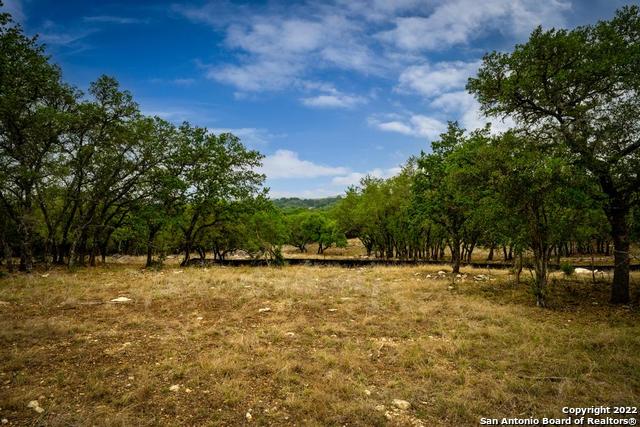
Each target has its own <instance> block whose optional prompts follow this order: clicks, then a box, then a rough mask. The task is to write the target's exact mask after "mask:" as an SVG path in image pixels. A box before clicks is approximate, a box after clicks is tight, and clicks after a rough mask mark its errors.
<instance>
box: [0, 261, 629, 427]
mask: <svg viewBox="0 0 640 427" xmlns="http://www.w3.org/2000/svg"><path fill="white" fill-rule="evenodd" d="M437 269H438V268H437V266H426V267H402V268H400V267H399V268H396V267H374V268H367V269H340V268H321V267H285V268H282V269H275V268H224V267H215V268H210V269H185V270H180V269H177V268H168V269H166V270H164V271H161V272H152V271H146V272H145V271H141V270H140V269H139V268H137V267H135V266H126V265H117V266H116V265H113V266H106V267H100V268H96V269H82V270H78V271H77V272H75V273H70V272H66V271H64V270H60V271H52V272H49V273H48V276H47V277H42V274H33V275H31V276H26V275H12V276H9V277H4V278H1V279H0V300H1V301H2V302H3V303H0V322H1V323H0V326H1V327H0V418H6V419H8V421H9V424H10V425H53V426H67V425H114V426H131V425H241V424H257V425H318V426H320V425H387V424H391V425H425V426H439V425H442V426H464V425H478V420H479V417H481V416H484V417H500V416H522V417H526V416H530V415H531V416H540V417H542V416H552V415H556V416H560V415H562V414H561V408H562V407H563V406H567V405H569V406H588V405H637V403H638V401H639V400H640V369H639V367H640V339H639V338H638V337H639V336H640V323H639V322H638V320H639V318H640V313H639V312H638V310H637V309H636V308H633V307H611V306H609V305H608V304H607V302H606V301H607V297H608V287H607V286H606V285H592V284H590V283H588V281H585V282H584V283H583V282H580V281H574V282H565V281H563V279H561V278H560V276H559V275H557V278H556V279H555V280H554V282H555V284H554V285H553V287H552V296H551V302H552V308H551V309H548V310H540V309H537V308H535V307H533V306H532V304H531V302H532V297H531V296H530V295H529V294H528V292H527V290H526V287H525V286H523V285H520V286H515V285H513V284H510V283H509V281H508V280H507V279H508V278H507V276H506V273H504V272H495V271H492V272H490V273H489V274H490V275H491V277H492V278H494V279H495V280H488V281H482V282H478V281H474V280H473V278H472V277H473V276H472V275H473V274H479V273H483V274H487V272H486V271H473V270H467V272H468V273H470V275H469V276H468V277H467V278H466V279H465V280H464V281H462V280H461V279H458V280H457V281H456V282H455V283H454V282H453V279H455V278H452V277H451V276H446V277H444V278H437V274H434V272H435V271H437ZM428 275H430V276H432V277H431V278H429V277H427V276H428ZM434 277H436V278H434ZM638 279H639V277H638V276H636V277H634V282H635V283H637V281H638ZM633 292H634V296H635V295H637V292H638V290H637V286H636V285H635V284H634V291H633ZM118 296H127V297H129V298H131V299H132V302H130V303H122V304H117V303H109V302H107V301H109V300H110V299H112V298H115V297H118ZM261 308H270V311H265V312H262V313H261V312H260V311H259V310H260V309H261ZM172 385H179V386H180V387H179V390H178V391H170V387H171V386H172ZM35 399H37V400H38V401H39V404H40V405H41V407H42V408H43V409H44V411H43V412H42V413H37V412H36V411H35V410H34V409H32V408H28V407H27V404H28V403H29V401H31V400H35ZM393 399H404V400H407V401H409V402H410V403H411V407H410V408H409V409H408V410H397V409H393V406H392V403H391V402H392V400H393ZM381 405H383V406H384V408H382V406H381ZM248 412H249V413H250V414H251V417H250V418H251V420H248V417H247V415H246V414H247V413H248Z"/></svg>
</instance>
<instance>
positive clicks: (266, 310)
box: [258, 307, 271, 313]
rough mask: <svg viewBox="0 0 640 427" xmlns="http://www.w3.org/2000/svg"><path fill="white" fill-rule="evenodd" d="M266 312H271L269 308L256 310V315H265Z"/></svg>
mask: <svg viewBox="0 0 640 427" xmlns="http://www.w3.org/2000/svg"><path fill="white" fill-rule="evenodd" d="M268 311H271V308H270V307H264V308H260V309H258V313H266V312H268Z"/></svg>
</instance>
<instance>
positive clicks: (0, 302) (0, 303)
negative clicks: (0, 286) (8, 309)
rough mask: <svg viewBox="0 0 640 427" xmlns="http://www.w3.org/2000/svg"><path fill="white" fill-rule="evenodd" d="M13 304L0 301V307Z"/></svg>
mask: <svg viewBox="0 0 640 427" xmlns="http://www.w3.org/2000/svg"><path fill="white" fill-rule="evenodd" d="M9 304H11V303H9V302H7V301H0V305H9Z"/></svg>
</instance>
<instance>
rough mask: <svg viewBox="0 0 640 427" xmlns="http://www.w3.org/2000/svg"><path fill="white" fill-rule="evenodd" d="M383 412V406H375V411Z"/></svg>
mask: <svg viewBox="0 0 640 427" xmlns="http://www.w3.org/2000/svg"><path fill="white" fill-rule="evenodd" d="M384 410H385V407H384V405H376V411H380V412H382V411H384Z"/></svg>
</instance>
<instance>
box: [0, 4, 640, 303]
mask: <svg viewBox="0 0 640 427" xmlns="http://www.w3.org/2000/svg"><path fill="white" fill-rule="evenodd" d="M639 89H640V11H639V9H638V8H637V7H626V8H623V9H621V10H619V11H618V13H617V14H616V16H615V18H614V19H612V20H611V21H602V22H599V23H597V24H596V25H593V26H585V27H578V28H576V29H573V30H562V29H559V30H556V29H552V30H546V31H543V30H542V29H540V28H539V29H537V30H536V31H534V32H533V33H532V34H531V37H530V39H529V41H528V42H527V43H525V44H522V45H518V46H516V47H515V48H514V50H513V51H512V52H510V53H499V52H493V53H490V54H487V55H486V56H485V57H484V60H483V63H482V66H481V68H480V71H479V72H478V75H477V76H476V77H474V78H471V79H470V80H469V83H468V90H469V91H470V92H471V93H472V94H474V95H475V96H476V97H477V99H478V101H479V102H480V103H481V105H482V107H483V109H484V111H485V112H486V113H487V114H488V115H494V116H499V117H509V118H511V119H513V120H514V121H515V123H516V127H514V128H513V129H512V130H510V131H508V132H505V133H503V134H499V135H496V134H494V133H492V132H491V129H490V128H489V127H488V126H487V127H486V128H483V129H462V128H461V127H460V126H459V125H458V124H457V123H455V122H451V123H450V124H449V128H448V130H447V132H446V133H444V134H442V135H441V136H440V138H439V139H438V140H437V141H433V142H432V144H431V150H430V151H425V152H423V153H421V154H420V155H417V156H415V157H412V158H410V159H409V160H408V161H407V163H406V164H405V165H404V167H403V170H402V172H401V173H400V174H399V175H397V176H394V177H392V178H389V179H378V178H373V177H367V178H365V179H363V180H362V182H361V184H360V185H359V186H356V187H353V188H350V189H349V190H348V191H347V192H346V194H345V195H344V196H343V197H342V198H340V199H338V200H337V201H336V203H335V205H333V206H331V207H328V208H327V207H325V208H323V209H309V208H310V207H316V208H320V207H322V204H318V205H317V206H304V205H300V204H299V203H298V202H296V201H295V200H289V201H285V202H284V204H283V205H281V206H282V208H279V207H277V206H276V205H275V204H274V203H273V202H272V201H271V200H269V199H268V189H266V188H264V186H263V183H264V179H265V177H264V176H263V175H261V174H260V173H258V172H257V170H258V167H259V166H260V164H261V163H260V162H261V159H262V155H261V154H260V153H259V152H257V151H254V150H250V149H248V148H246V147H245V146H244V145H243V144H242V142H241V141H240V140H239V139H238V138H237V137H236V136H234V135H232V134H230V133H223V134H219V135H214V134H213V133H212V132H210V131H209V130H207V129H205V128H201V127H198V126H195V125H191V124H189V123H186V122H185V123H183V124H181V125H179V126H176V125H173V124H171V123H169V122H168V121H166V120H163V119H160V118H158V117H148V116H145V115H144V114H142V113H141V112H140V109H139V107H138V105H137V104H136V102H135V101H134V98H133V95H132V94H130V93H129V92H128V91H126V90H123V89H122V88H121V87H120V85H119V84H118V82H117V81H116V80H115V79H114V78H111V77H107V76H101V77H98V78H97V79H96V80H95V82H94V83H92V84H91V85H90V87H89V88H88V90H87V92H86V93H83V92H81V91H80V90H79V89H78V88H75V87H72V86H70V85H69V84H67V83H65V82H64V81H63V79H62V75H61V70H60V69H59V68H58V67H57V66H56V65H54V64H53V63H52V62H51V60H50V59H49V58H48V57H47V56H46V54H45V48H44V46H43V45H42V44H40V43H39V41H38V40H37V38H31V37H28V36H26V35H25V34H24V32H23V30H22V28H21V27H20V25H18V24H16V23H15V22H14V21H13V20H12V19H11V17H10V16H9V15H8V14H2V15H0V201H1V204H0V242H1V245H2V261H3V263H4V265H5V266H6V268H7V269H8V270H9V271H13V270H14V268H16V267H15V266H14V258H18V259H19V262H18V265H17V268H18V269H19V270H21V271H27V272H29V271H32V270H33V269H34V263H41V264H43V265H50V264H62V265H67V266H69V267H75V266H84V265H89V266H94V265H96V263H97V262H98V260H99V259H100V258H101V260H102V262H103V263H104V262H105V259H106V257H107V256H108V255H110V254H116V253H117V254H141V253H144V254H146V256H147V262H146V264H147V266H152V265H158V264H161V263H162V260H163V259H164V257H166V256H167V255H169V254H175V253H182V254H183V261H182V263H183V265H187V264H188V263H189V261H190V258H191V257H192V256H193V254H194V253H197V254H198V255H199V257H200V258H202V259H204V258H205V257H206V254H207V253H210V254H213V256H214V258H216V259H224V258H225V257H228V256H229V255H230V254H233V253H236V252H238V251H243V253H244V254H246V255H247V256H249V257H252V258H268V259H269V260H272V261H273V262H274V263H276V264H280V263H282V262H283V261H284V260H283V257H282V252H281V247H282V245H284V244H291V245H293V246H296V247H297V248H299V250H300V251H302V252H304V251H306V250H307V246H308V245H309V244H310V243H317V244H318V250H317V252H318V253H319V254H322V252H323V251H324V250H325V249H326V248H327V247H331V246H333V245H338V246H341V245H345V244H346V239H347V238H359V239H360V240H361V241H362V243H363V244H364V245H365V247H366V249H367V252H368V254H369V255H370V256H376V257H381V258H399V259H413V258H415V259H434V260H444V259H445V257H446V259H447V260H449V259H450V261H451V263H452V267H453V272H454V273H457V272H458V271H459V268H460V263H461V262H462V261H464V260H470V259H471V256H472V254H473V251H474V249H475V248H476V247H478V246H483V247H485V248H488V249H489V250H490V252H489V258H493V257H494V256H498V255H497V253H502V254H501V255H502V256H503V257H504V258H505V260H514V264H516V268H517V265H518V264H519V265H520V266H521V265H522V258H523V256H525V254H531V256H532V260H533V263H534V265H535V279H534V280H533V281H532V289H533V291H534V294H535V296H536V299H537V304H538V305H540V306H545V304H546V301H545V297H546V294H547V277H548V265H549V262H550V260H551V259H552V257H556V258H557V259H558V261H559V259H560V257H561V256H568V255H570V254H571V253H574V252H580V253H598V254H607V255H609V254H611V255H612V256H613V259H614V261H613V262H614V266H615V272H614V277H613V283H612V288H611V302H613V303H622V304H626V303H628V302H629V301H630V291H629V264H630V247H631V245H632V244H633V243H638V242H639V241H640V208H639V205H640V176H639V175H638V171H640V120H638V117H640V97H639V93H638V90H639ZM445 251H446V252H445ZM449 254H450V256H449Z"/></svg>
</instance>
